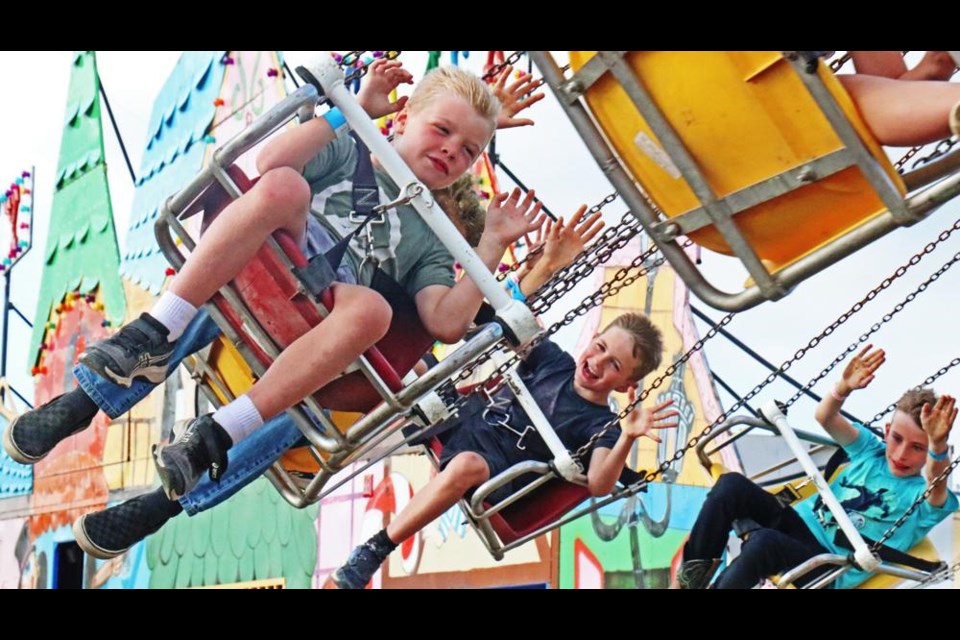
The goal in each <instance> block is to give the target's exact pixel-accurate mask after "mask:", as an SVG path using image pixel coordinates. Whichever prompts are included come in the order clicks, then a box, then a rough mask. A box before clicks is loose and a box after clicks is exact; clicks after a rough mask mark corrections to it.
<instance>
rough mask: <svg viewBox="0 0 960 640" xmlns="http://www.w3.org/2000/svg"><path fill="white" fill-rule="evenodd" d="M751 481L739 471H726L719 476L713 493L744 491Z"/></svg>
mask: <svg viewBox="0 0 960 640" xmlns="http://www.w3.org/2000/svg"><path fill="white" fill-rule="evenodd" d="M750 484H751V482H750V480H748V479H747V478H746V476H744V475H742V474H739V473H725V474H723V475H722V476H720V477H719V478H717V482H716V483H715V484H714V485H713V489H712V490H711V493H714V492H716V493H718V494H720V493H723V494H726V493H736V492H738V491H742V490H744V489H746V488H747V486H748V485H750Z"/></svg>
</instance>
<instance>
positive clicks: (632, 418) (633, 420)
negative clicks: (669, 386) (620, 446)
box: [620, 387, 680, 443]
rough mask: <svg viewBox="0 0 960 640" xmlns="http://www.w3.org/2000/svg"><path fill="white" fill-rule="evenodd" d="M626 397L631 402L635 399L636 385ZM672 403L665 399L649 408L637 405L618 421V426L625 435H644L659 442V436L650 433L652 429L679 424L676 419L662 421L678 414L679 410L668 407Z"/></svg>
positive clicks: (633, 436)
mask: <svg viewBox="0 0 960 640" xmlns="http://www.w3.org/2000/svg"><path fill="white" fill-rule="evenodd" d="M628 398H629V400H630V403H631V404H632V403H633V402H634V401H636V399H637V389H636V387H631V388H630V392H629V394H628ZM672 405H673V400H667V401H665V402H661V403H660V404H658V405H657V406H655V407H653V408H651V409H649V410H648V409H644V408H643V407H637V408H635V409H634V410H633V411H631V412H630V414H629V415H628V416H627V417H626V418H624V419H623V420H621V421H620V428H621V429H622V430H623V433H624V435H626V436H627V437H630V438H634V439H636V438H640V437H643V436H646V437H647V438H650V439H651V440H653V441H654V442H658V443H659V442H660V436H658V435H657V434H655V433H651V432H652V431H654V430H658V429H672V428H674V427H676V426H677V425H678V424H679V422H678V421H677V420H673V421H672V422H664V421H665V420H667V419H668V418H673V417H675V416H678V415H680V412H679V411H677V410H676V409H669V408H670V407H671V406H672ZM668 409H669V411H668Z"/></svg>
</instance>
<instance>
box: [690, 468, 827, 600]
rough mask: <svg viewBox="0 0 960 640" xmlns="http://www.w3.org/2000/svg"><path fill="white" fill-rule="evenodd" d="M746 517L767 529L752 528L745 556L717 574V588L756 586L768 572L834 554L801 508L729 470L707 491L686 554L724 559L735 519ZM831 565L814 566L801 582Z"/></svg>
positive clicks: (799, 582)
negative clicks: (789, 503) (818, 556)
mask: <svg viewBox="0 0 960 640" xmlns="http://www.w3.org/2000/svg"><path fill="white" fill-rule="evenodd" d="M740 518H749V519H750V520H753V521H754V522H756V523H757V524H759V525H760V527H761V528H760V529H757V530H755V531H753V532H751V533H750V536H749V537H748V538H747V541H746V542H745V543H744V544H743V546H742V547H741V549H740V555H739V556H737V557H736V559H734V561H733V562H731V563H730V565H729V566H728V567H727V568H726V569H725V570H724V571H723V573H721V574H720V575H719V576H718V577H717V579H716V581H715V583H714V587H715V588H717V589H750V588H752V587H754V586H755V585H756V584H757V583H758V582H760V581H761V580H763V579H764V578H766V577H768V576H771V575H774V574H777V573H780V572H781V571H784V570H785V569H792V568H793V567H795V566H797V565H800V564H802V563H803V562H804V561H806V560H809V559H810V558H812V557H814V556H816V555H819V554H821V553H828V552H827V550H826V549H824V548H823V546H822V545H821V544H820V543H819V542H818V541H817V539H816V537H814V535H813V533H812V532H811V531H810V529H809V528H807V525H806V524H805V523H804V522H803V520H802V519H801V518H800V516H798V515H797V512H796V511H794V510H793V509H792V508H790V507H785V506H783V504H782V503H781V502H780V501H779V500H778V499H777V498H776V496H774V495H773V494H771V493H768V492H767V491H765V490H764V489H763V488H761V487H759V486H758V485H756V484H754V483H753V482H751V481H750V480H748V479H747V478H745V477H744V476H742V475H740V474H739V473H725V474H724V475H722V476H720V478H719V479H718V480H717V483H716V484H715V485H713V489H711V490H710V493H709V494H707V499H706V500H705V501H704V503H703V507H702V508H701V509H700V515H698V516H697V521H696V522H695V523H694V525H693V529H691V531H690V539H689V540H687V544H686V546H685V547H684V549H683V559H684V560H701V559H703V560H707V559H713V558H719V557H720V556H721V555H722V554H723V550H724V547H726V544H727V538H728V536H729V535H730V529H731V528H732V526H733V521H734V520H737V519H740ZM829 569H830V568H829V567H825V568H820V569H817V570H814V571H811V572H809V573H807V574H806V575H805V576H803V578H802V579H801V580H798V581H797V584H798V585H801V586H802V585H803V584H806V583H808V582H810V581H812V580H813V579H814V578H815V577H817V576H820V575H822V574H823V573H826V572H827V571H828V570H829Z"/></svg>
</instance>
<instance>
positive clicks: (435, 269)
mask: <svg viewBox="0 0 960 640" xmlns="http://www.w3.org/2000/svg"><path fill="white" fill-rule="evenodd" d="M356 164H357V146H356V143H355V142H354V141H353V138H352V137H350V136H342V137H340V138H338V139H336V140H334V141H333V142H331V143H330V144H328V145H327V146H326V147H324V148H323V149H322V150H321V151H320V153H318V154H317V155H316V156H315V157H314V158H313V159H312V160H311V161H310V162H309V163H307V166H306V167H304V170H303V177H304V178H305V179H306V180H307V182H308V183H309V184H310V191H311V193H312V200H311V204H310V211H311V213H312V214H313V215H314V216H316V217H317V219H318V220H319V221H320V223H321V224H322V225H323V227H324V228H325V229H326V230H327V231H329V232H330V233H331V234H332V235H333V236H334V238H336V239H337V240H340V239H342V238H344V237H346V236H347V235H348V234H349V233H351V232H352V231H353V230H354V229H355V228H356V227H357V226H359V224H360V222H361V220H360V219H358V217H357V216H356V215H354V216H352V217H351V216H350V213H351V211H352V209H353V174H354V170H355V168H356ZM375 173H376V178H377V184H378V186H379V187H380V202H381V204H382V203H385V202H390V201H391V200H394V199H396V197H397V195H398V194H399V192H400V189H399V187H397V184H396V183H395V182H394V181H393V180H392V179H391V178H390V176H388V175H387V174H386V173H384V172H382V171H379V170H376V169H375ZM367 228H369V229H370V231H371V233H372V235H373V257H374V258H376V260H377V262H378V263H379V266H380V268H381V269H383V270H384V271H385V272H386V273H388V274H389V275H390V276H392V277H393V279H394V280H396V281H397V282H399V283H400V284H401V285H402V286H403V288H404V289H405V290H406V291H407V293H409V294H410V295H411V296H415V295H416V294H417V292H418V291H420V290H421V289H423V288H424V287H427V286H429V285H434V284H439V285H444V286H447V287H452V286H453V284H454V275H453V256H451V255H450V252H449V251H447V248H446V247H444V246H443V244H442V243H441V242H440V240H439V239H438V238H437V236H436V235H435V234H434V233H433V231H432V230H431V229H430V227H429V226H427V223H426V222H424V221H423V219H422V218H421V217H420V215H419V214H418V213H417V212H416V210H415V209H414V208H413V207H412V206H410V205H403V206H400V207H395V208H392V209H390V210H389V211H387V212H386V213H385V215H383V216H381V218H380V219H376V218H375V219H373V220H371V221H370V223H368V225H367ZM367 244H368V241H367V232H366V229H364V230H363V231H361V232H360V233H359V234H357V237H355V238H354V239H353V240H352V241H351V242H350V249H349V251H348V252H347V255H346V259H348V260H350V262H351V263H352V264H353V267H354V271H355V272H356V274H357V281H358V282H359V283H360V284H364V285H369V284H370V280H371V277H372V274H373V264H372V263H371V262H370V261H366V262H365V261H364V257H366V255H367ZM361 265H362V268H361Z"/></svg>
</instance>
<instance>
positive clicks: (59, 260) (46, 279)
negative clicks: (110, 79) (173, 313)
mask: <svg viewBox="0 0 960 640" xmlns="http://www.w3.org/2000/svg"><path fill="white" fill-rule="evenodd" d="M55 182H56V186H55V191H54V196H53V205H52V211H51V212H50V230H49V232H48V235H47V246H46V250H45V252H44V256H45V261H44V262H45V264H44V267H43V275H42V278H41V283H40V295H39V297H38V299H37V313H36V315H35V320H34V323H33V337H32V339H31V341H30V353H31V354H32V358H31V360H30V362H29V363H28V367H29V366H32V365H33V364H34V363H36V361H37V358H38V356H39V350H40V344H41V342H42V341H43V338H44V334H45V332H46V329H47V319H48V318H49V316H50V312H51V309H52V308H53V307H55V306H56V304H57V303H58V302H59V301H60V300H61V299H62V298H63V296H64V294H65V293H67V292H68V291H74V290H79V291H80V292H81V293H89V292H90V291H92V290H94V289H95V288H96V287H97V286H99V287H100V289H101V291H102V300H103V303H104V305H105V311H104V312H105V314H106V315H107V317H108V318H109V319H110V320H111V321H112V322H114V323H117V324H119V322H120V321H121V320H122V319H123V316H124V313H125V309H126V298H125V296H124V293H123V285H122V284H121V281H120V276H119V273H118V269H119V266H120V253H119V250H118V248H117V233H116V230H115V229H114V227H113V210H112V208H111V206H110V191H109V187H108V185H107V170H106V164H105V163H104V157H103V128H102V126H101V123H100V81H99V78H98V76H97V60H96V56H95V55H94V53H93V52H92V51H78V52H76V53H75V54H74V57H73V71H72V73H71V76H70V90H69V92H68V93H67V111H66V114H65V116H64V120H63V138H62V140H61V143H60V160H59V162H58V163H57V175H56V180H55Z"/></svg>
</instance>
